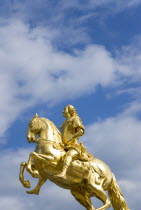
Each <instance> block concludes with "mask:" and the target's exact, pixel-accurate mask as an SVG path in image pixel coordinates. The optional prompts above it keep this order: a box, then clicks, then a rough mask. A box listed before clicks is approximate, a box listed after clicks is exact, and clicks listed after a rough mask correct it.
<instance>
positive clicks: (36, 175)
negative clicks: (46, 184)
mask: <svg viewBox="0 0 141 210" xmlns="http://www.w3.org/2000/svg"><path fill="white" fill-rule="evenodd" d="M34 153H35V152H31V153H30V155H29V160H28V163H27V166H26V169H27V171H28V172H29V173H30V174H31V176H33V177H34V178H40V174H39V172H38V170H36V169H35V167H33V161H34V158H35V155H34ZM33 168H34V169H33Z"/></svg>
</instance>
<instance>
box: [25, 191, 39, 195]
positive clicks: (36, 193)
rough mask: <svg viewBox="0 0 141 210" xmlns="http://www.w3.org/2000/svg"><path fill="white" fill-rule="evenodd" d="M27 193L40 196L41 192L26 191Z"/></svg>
mask: <svg viewBox="0 0 141 210" xmlns="http://www.w3.org/2000/svg"><path fill="white" fill-rule="evenodd" d="M26 193H28V194H35V195H39V191H37V190H29V191H26Z"/></svg>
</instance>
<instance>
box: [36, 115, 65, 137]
mask: <svg viewBox="0 0 141 210" xmlns="http://www.w3.org/2000/svg"><path fill="white" fill-rule="evenodd" d="M39 119H41V120H43V121H45V122H47V123H50V125H51V126H52V128H53V130H54V131H56V132H57V134H58V135H60V136H61V133H60V131H59V130H58V128H57V127H56V125H55V124H54V123H53V122H52V121H51V120H49V119H47V118H45V117H39Z"/></svg>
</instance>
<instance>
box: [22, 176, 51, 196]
mask: <svg viewBox="0 0 141 210" xmlns="http://www.w3.org/2000/svg"><path fill="white" fill-rule="evenodd" d="M46 180H47V179H45V178H42V177H41V178H40V179H39V181H38V184H37V186H36V187H35V188H34V189H33V190H30V191H26V192H27V193H28V194H36V195H39V192H40V189H41V187H42V185H43V184H44V183H45V181H46Z"/></svg>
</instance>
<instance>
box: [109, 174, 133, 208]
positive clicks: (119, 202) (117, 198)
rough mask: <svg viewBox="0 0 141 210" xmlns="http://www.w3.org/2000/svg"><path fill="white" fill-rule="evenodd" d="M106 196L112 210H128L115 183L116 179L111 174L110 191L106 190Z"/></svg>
mask: <svg viewBox="0 0 141 210" xmlns="http://www.w3.org/2000/svg"><path fill="white" fill-rule="evenodd" d="M108 194H109V197H110V200H111V204H112V206H113V208H114V210H130V209H129V208H128V206H127V204H126V202H125V200H124V197H123V195H122V193H121V191H120V188H119V186H118V184H117V182H116V178H115V176H114V174H113V181H112V184H111V187H110V189H109V190H108Z"/></svg>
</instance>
